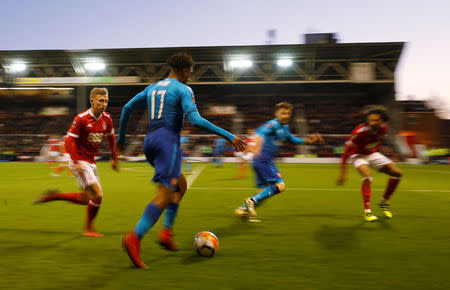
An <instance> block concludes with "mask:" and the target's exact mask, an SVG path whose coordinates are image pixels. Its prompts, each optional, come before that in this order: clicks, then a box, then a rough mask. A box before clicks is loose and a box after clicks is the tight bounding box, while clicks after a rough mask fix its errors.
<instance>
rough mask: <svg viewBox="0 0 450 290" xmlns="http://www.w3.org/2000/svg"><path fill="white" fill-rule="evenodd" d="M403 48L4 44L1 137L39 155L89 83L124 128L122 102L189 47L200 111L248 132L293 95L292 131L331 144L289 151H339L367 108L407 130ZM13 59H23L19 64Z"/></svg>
mask: <svg viewBox="0 0 450 290" xmlns="http://www.w3.org/2000/svg"><path fill="white" fill-rule="evenodd" d="M404 45H405V44H404V43H403V42H393V43H330V44H301V45H300V44H299V45H258V46H217V47H174V48H134V49H86V50H42V51H33V50H29V51H0V64H1V65H0V87H1V88H0V104H1V110H0V141H1V145H2V149H3V151H5V150H6V151H8V150H9V151H11V150H12V151H15V152H18V154H22V155H23V154H25V155H38V154H39V150H40V148H41V146H42V143H43V142H44V141H45V140H46V139H47V138H48V136H49V134H58V135H64V134H65V132H66V130H67V128H68V126H69V125H70V121H71V120H72V118H73V117H74V116H75V114H77V113H78V112H81V111H82V110H84V109H86V108H87V107H88V106H89V101H88V95H89V91H90V89H91V88H93V87H99V86H101V87H103V86H104V87H107V88H108V89H109V91H110V105H109V108H108V111H109V112H110V113H111V115H112V117H113V119H114V124H115V126H117V124H118V121H119V118H120V111H121V108H122V106H123V105H124V104H125V103H126V102H127V101H128V100H129V99H130V98H131V97H133V96H134V95H135V94H136V93H138V92H139V91H141V90H142V89H143V88H145V86H146V85H148V84H149V83H152V82H155V81H158V80H160V79H162V78H164V77H166V76H167V74H168V72H169V68H168V66H167V65H166V63H165V62H166V60H167V58H168V57H169V56H170V55H172V54H174V53H176V52H179V51H183V52H187V53H189V54H191V55H192V56H193V58H194V60H195V62H196V64H195V67H194V73H193V75H192V78H191V81H190V82H189V85H190V86H191V87H192V89H193V90H194V92H195V95H196V102H197V105H198V107H199V111H200V113H201V114H202V115H205V116H206V117H207V118H208V119H209V120H211V121H212V122H214V123H216V124H218V125H220V126H223V127H224V128H226V129H228V130H231V131H232V132H233V133H237V134H243V135H244V134H246V132H247V130H248V129H252V128H255V127H257V126H259V125H261V124H262V123H264V122H265V121H267V120H269V119H271V118H272V117H273V107H274V105H275V104H276V103H277V102H280V101H284V100H286V101H289V102H291V103H293V104H294V106H295V111H294V117H293V118H292V123H291V124H290V126H291V130H292V131H293V132H295V133H296V134H298V135H304V134H307V133H308V132H313V131H317V132H320V133H322V134H325V136H326V139H327V144H325V145H324V146H321V147H320V148H317V147H309V148H306V149H305V148H304V147H302V148H303V149H302V148H295V147H291V146H286V147H285V148H283V150H282V152H281V153H282V156H292V155H294V154H296V153H302V151H301V150H304V151H303V153H305V152H308V153H311V152H312V153H319V154H320V156H327V155H332V156H334V155H335V154H338V153H339V152H338V151H339V150H336V147H339V146H342V143H343V141H344V140H343V138H345V136H347V135H348V134H349V133H350V131H351V129H352V128H353V127H354V126H356V125H357V124H358V123H359V122H361V121H362V120H363V114H364V111H365V110H366V109H367V108H368V106H370V105H382V106H385V107H387V108H388V109H389V114H390V116H391V120H392V122H391V128H392V130H391V132H392V133H395V132H397V131H398V130H400V128H399V126H400V125H399V124H400V121H399V118H400V115H401V114H400V108H399V107H398V106H397V105H396V102H395V70H396V67H397V64H398V62H399V58H400V55H401V53H402V50H403V48H404ZM14 63H22V64H24V65H25V66H24V68H23V70H22V71H15V70H14V66H13V64H14ZM87 63H91V64H92V63H103V64H104V69H103V70H98V71H89V70H88V69H87V67H86V64H87ZM44 108H45V109H44ZM146 123H147V116H146V114H144V112H140V113H138V114H134V115H133V120H132V121H131V122H130V129H129V134H130V135H132V136H138V137H136V138H135V139H133V138H131V139H129V141H130V142H134V144H136V145H135V146H130V147H131V148H130V149H129V153H133V152H134V153H139V150H140V146H138V145H139V140H141V139H142V134H145V132H146ZM186 126H187V128H189V129H190V130H191V133H192V134H194V136H197V137H198V138H200V139H198V140H200V141H199V142H201V141H203V142H209V141H208V138H203V139H202V138H201V137H202V135H201V134H205V132H200V131H197V130H196V129H195V128H192V127H190V126H189V124H186ZM139 138H141V139H139ZM133 140H134V141H133Z"/></svg>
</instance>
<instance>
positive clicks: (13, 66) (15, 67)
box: [9, 63, 27, 72]
mask: <svg viewBox="0 0 450 290" xmlns="http://www.w3.org/2000/svg"><path fill="white" fill-rule="evenodd" d="M9 68H10V69H11V70H12V71H13V72H23V71H24V70H25V69H26V68H27V66H26V65H25V64H24V63H13V64H11V65H10V66H9Z"/></svg>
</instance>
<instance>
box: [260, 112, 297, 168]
mask: <svg viewBox="0 0 450 290" xmlns="http://www.w3.org/2000/svg"><path fill="white" fill-rule="evenodd" d="M256 134H257V135H259V136H261V137H262V138H263V139H264V141H263V142H264V143H263V147H262V150H261V153H260V156H259V158H262V159H272V158H274V157H275V155H276V153H277V152H278V150H279V147H280V145H281V144H282V143H283V142H290V143H294V144H301V143H303V139H302V138H297V137H294V136H293V135H292V134H291V132H290V131H289V126H288V125H282V124H281V123H280V121H279V120H278V119H273V120H270V121H268V122H266V123H265V124H264V125H262V126H260V127H258V128H257V129H256Z"/></svg>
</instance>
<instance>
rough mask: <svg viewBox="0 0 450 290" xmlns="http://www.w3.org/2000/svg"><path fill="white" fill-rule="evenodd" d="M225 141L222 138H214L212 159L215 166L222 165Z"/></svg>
mask: <svg viewBox="0 0 450 290" xmlns="http://www.w3.org/2000/svg"><path fill="white" fill-rule="evenodd" d="M226 142H227V141H226V140H225V139H223V138H216V139H214V149H213V161H214V164H215V166H216V167H222V165H223V160H222V158H223V155H224V154H225V149H226Z"/></svg>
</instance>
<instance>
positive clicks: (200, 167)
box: [186, 165, 206, 188]
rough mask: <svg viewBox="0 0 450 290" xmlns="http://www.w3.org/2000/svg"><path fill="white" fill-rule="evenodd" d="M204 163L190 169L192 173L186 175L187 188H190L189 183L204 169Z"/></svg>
mask: <svg viewBox="0 0 450 290" xmlns="http://www.w3.org/2000/svg"><path fill="white" fill-rule="evenodd" d="M205 167H206V165H200V166H199V167H197V168H195V169H194V170H193V171H192V174H190V175H188V176H187V177H186V182H187V188H191V185H192V184H193V183H194V181H195V180H196V179H197V177H198V176H199V175H200V173H202V171H203V169H205Z"/></svg>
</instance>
